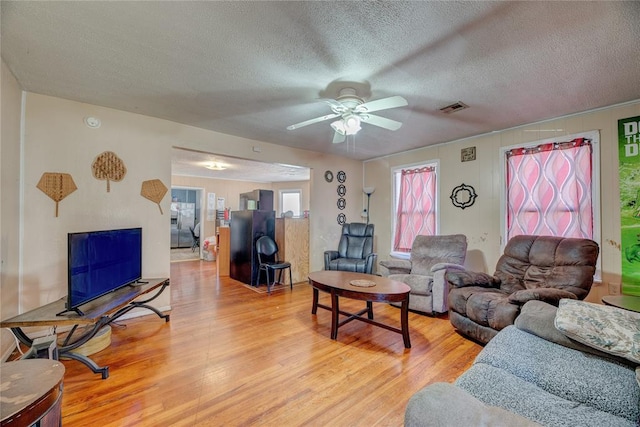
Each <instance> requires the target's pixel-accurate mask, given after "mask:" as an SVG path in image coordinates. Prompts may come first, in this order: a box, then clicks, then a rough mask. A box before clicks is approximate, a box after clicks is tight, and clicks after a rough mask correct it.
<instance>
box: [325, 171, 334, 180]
mask: <svg viewBox="0 0 640 427" xmlns="http://www.w3.org/2000/svg"><path fill="white" fill-rule="evenodd" d="M324 180H325V181H327V182H332V181H333V172H331V171H325V173H324Z"/></svg>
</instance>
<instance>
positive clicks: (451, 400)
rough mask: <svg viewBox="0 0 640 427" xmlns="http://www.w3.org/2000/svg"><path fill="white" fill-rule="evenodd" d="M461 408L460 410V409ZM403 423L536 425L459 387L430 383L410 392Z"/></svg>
mask: <svg viewBox="0 0 640 427" xmlns="http://www.w3.org/2000/svg"><path fill="white" fill-rule="evenodd" d="M460 408H464V410H462V411H461V410H460ZM404 425H405V427H421V426H425V427H427V426H429V427H448V426H478V427H485V426H492V427H512V426H518V427H532V426H539V424H536V423H534V422H533V421H530V420H528V419H526V418H524V417H521V416H519V415H516V414H514V413H512V412H509V411H507V410H504V409H502V408H498V407H495V406H489V405H485V404H484V403H482V402H481V401H480V400H478V399H477V398H475V397H473V396H472V395H470V394H469V393H467V392H466V391H464V390H462V389H461V388H459V387H455V386H454V385H452V384H449V383H434V384H431V385H429V386H428V387H425V388H423V389H422V390H420V391H419V392H417V393H416V394H414V395H413V396H412V397H411V399H409V403H408V404H407V409H406V411H405V417H404Z"/></svg>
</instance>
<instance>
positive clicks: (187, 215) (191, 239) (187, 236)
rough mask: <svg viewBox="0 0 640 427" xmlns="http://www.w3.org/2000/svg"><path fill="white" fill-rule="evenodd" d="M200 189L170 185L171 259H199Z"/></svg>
mask: <svg viewBox="0 0 640 427" xmlns="http://www.w3.org/2000/svg"><path fill="white" fill-rule="evenodd" d="M201 200H202V189H200V188H188V187H171V261H187V260H195V259H200V257H201V250H200V248H201V242H200V220H201V218H202V213H201V212H202V209H201Z"/></svg>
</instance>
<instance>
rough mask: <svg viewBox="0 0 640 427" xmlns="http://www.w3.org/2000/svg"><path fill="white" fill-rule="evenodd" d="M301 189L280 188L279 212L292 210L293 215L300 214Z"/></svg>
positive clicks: (297, 215)
mask: <svg viewBox="0 0 640 427" xmlns="http://www.w3.org/2000/svg"><path fill="white" fill-rule="evenodd" d="M301 194H302V191H301V190H280V213H284V212H287V211H291V212H293V216H295V217H299V216H301V215H300V205H301V203H300V199H301Z"/></svg>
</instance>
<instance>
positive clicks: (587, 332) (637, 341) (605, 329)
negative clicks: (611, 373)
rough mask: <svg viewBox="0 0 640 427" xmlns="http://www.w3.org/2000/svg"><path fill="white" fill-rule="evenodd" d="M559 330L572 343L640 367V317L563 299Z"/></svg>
mask: <svg viewBox="0 0 640 427" xmlns="http://www.w3.org/2000/svg"><path fill="white" fill-rule="evenodd" d="M555 326H556V328H558V330H559V331H560V332H562V333H563V334H565V335H566V336H568V337H569V338H571V339H574V340H576V341H579V342H581V343H583V344H586V345H588V346H591V347H594V348H597V349H598V350H600V351H604V352H606V353H610V354H613V355H616V356H620V357H624V358H626V359H629V360H631V361H632V362H635V363H640V313H634V312H631V311H627V310H622V309H620V308H616V307H611V306H607V305H600V304H593V303H590V302H585V301H574V300H569V299H563V300H561V301H560V305H559V306H558V312H557V313H556V318H555Z"/></svg>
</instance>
